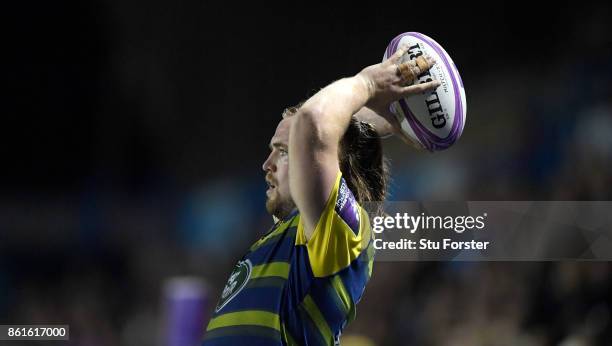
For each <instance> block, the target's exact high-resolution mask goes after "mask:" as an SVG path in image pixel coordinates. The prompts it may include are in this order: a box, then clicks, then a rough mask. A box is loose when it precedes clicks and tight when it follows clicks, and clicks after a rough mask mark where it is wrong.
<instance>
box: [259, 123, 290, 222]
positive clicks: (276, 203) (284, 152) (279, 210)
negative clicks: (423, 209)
mask: <svg viewBox="0 0 612 346" xmlns="http://www.w3.org/2000/svg"><path fill="white" fill-rule="evenodd" d="M292 118H293V117H287V118H285V119H283V120H281V122H280V123H279V124H278V126H277V127H276V132H275V133H274V136H273V137H272V140H271V141H270V155H269V156H268V158H267V159H266V161H265V162H264V164H263V166H262V168H263V170H264V172H266V182H267V183H268V190H267V191H266V196H267V200H266V209H267V210H268V213H270V214H272V215H274V216H276V217H277V218H279V219H282V218H284V217H285V216H287V215H289V213H290V212H291V211H292V210H293V208H295V204H294V203H293V200H292V199H291V193H290V192H289V129H290V128H291V121H292Z"/></svg>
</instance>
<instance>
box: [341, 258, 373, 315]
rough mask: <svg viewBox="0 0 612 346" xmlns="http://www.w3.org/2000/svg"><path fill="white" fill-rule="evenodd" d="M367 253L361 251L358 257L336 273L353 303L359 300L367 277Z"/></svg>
mask: <svg viewBox="0 0 612 346" xmlns="http://www.w3.org/2000/svg"><path fill="white" fill-rule="evenodd" d="M367 255H368V254H367V251H362V252H361V254H360V255H359V257H357V258H356V259H355V260H353V262H351V265H350V266H348V267H346V268H344V269H343V270H342V271H340V272H339V273H338V275H340V279H341V280H342V283H344V287H346V290H347V291H348V293H349V295H350V296H351V300H352V301H353V304H355V305H357V303H358V302H359V301H360V300H361V296H362V295H363V291H364V289H365V285H366V284H367V282H368V279H369V278H368V261H366V260H365V259H367ZM364 257H365V258H364Z"/></svg>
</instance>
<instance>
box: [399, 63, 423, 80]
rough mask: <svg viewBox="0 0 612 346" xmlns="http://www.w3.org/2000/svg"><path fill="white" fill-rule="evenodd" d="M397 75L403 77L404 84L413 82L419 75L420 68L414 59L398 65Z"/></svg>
mask: <svg viewBox="0 0 612 346" xmlns="http://www.w3.org/2000/svg"><path fill="white" fill-rule="evenodd" d="M397 75H398V76H399V77H400V78H401V81H402V84H403V85H406V84H411V83H412V82H413V81H414V80H415V78H416V77H417V76H418V75H419V68H418V67H417V66H416V63H415V62H414V61H413V60H409V61H406V62H403V63H401V64H399V65H397Z"/></svg>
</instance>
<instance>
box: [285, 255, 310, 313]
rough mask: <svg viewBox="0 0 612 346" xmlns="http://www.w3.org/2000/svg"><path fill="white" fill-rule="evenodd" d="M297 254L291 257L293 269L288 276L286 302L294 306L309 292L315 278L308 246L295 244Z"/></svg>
mask: <svg viewBox="0 0 612 346" xmlns="http://www.w3.org/2000/svg"><path fill="white" fill-rule="evenodd" d="M294 248H295V254H294V255H293V257H292V258H291V267H290V268H291V269H290V270H289V277H288V278H287V290H286V297H285V298H286V302H287V303H288V304H289V305H292V306H298V305H299V304H300V303H301V302H302V301H303V300H304V297H306V295H307V294H308V290H309V289H310V285H312V281H313V280H314V275H313V274H312V269H311V267H310V262H309V260H308V250H307V249H306V246H304V245H299V246H295V247H294Z"/></svg>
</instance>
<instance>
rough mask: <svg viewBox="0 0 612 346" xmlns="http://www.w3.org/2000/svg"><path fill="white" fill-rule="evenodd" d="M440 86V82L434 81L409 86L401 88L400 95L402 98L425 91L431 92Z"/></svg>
mask: <svg viewBox="0 0 612 346" xmlns="http://www.w3.org/2000/svg"><path fill="white" fill-rule="evenodd" d="M439 86H440V81H437V80H434V81H431V82H427V83H421V84H416V85H410V86H407V87H404V88H402V90H401V93H402V95H404V96H408V95H414V94H419V93H424V92H426V91H430V90H433V89H435V88H437V87H439Z"/></svg>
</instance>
